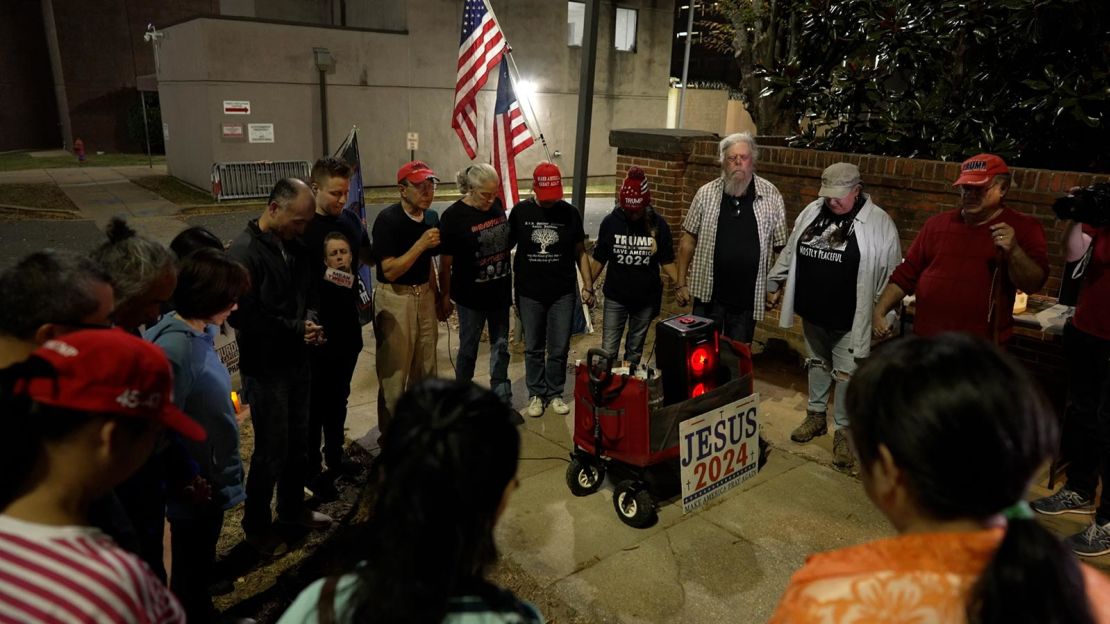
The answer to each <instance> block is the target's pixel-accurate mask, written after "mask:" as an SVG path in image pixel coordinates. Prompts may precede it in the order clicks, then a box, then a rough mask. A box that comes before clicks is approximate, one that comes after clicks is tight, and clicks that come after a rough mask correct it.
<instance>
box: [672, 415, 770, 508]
mask: <svg viewBox="0 0 1110 624" xmlns="http://www.w3.org/2000/svg"><path fill="white" fill-rule="evenodd" d="M758 406H759V395H758V394H753V395H750V396H746V397H744V398H742V399H740V400H739V401H733V402H732V403H729V404H728V405H725V406H724V407H720V408H717V409H715V410H713V411H711V412H706V413H705V414H702V415H701V416H697V417H695V418H689V419H687V420H684V421H682V422H681V423H679V425H678V436H679V444H680V447H679V454H680V468H679V474H680V476H681V479H682V512H683V513H689V512H691V511H693V510H695V509H698V508H700V507H702V506H703V505H705V504H706V503H708V502H709V501H711V500H713V499H715V498H717V497H718V496H720V495H721V494H724V493H725V492H727V491H728V490H730V489H732V488H734V487H736V486H737V485H740V484H741V483H743V482H744V481H747V480H748V479H750V478H752V477H754V476H755V475H756V473H757V472H758V471H759V407H758Z"/></svg>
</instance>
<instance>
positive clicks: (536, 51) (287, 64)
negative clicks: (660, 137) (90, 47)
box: [159, 0, 674, 187]
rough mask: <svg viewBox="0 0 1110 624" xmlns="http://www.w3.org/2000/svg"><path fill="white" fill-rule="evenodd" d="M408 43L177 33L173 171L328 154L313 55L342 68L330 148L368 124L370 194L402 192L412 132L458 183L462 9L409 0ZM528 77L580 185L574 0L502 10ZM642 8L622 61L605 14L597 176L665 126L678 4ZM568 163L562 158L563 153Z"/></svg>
mask: <svg viewBox="0 0 1110 624" xmlns="http://www.w3.org/2000/svg"><path fill="white" fill-rule="evenodd" d="M406 5H407V6H406V10H407V20H406V22H407V25H408V29H407V30H405V31H380V30H379V31H371V30H359V29H350V28H336V27H323V26H302V25H289V24H279V23H271V22H264V21H257V20H249V19H243V18H237V19H224V18H202V19H196V20H192V21H189V22H185V23H182V24H178V25H175V26H171V27H168V28H166V29H165V33H166V36H165V39H164V40H163V43H162V47H161V51H160V59H161V72H160V74H159V91H160V95H161V101H162V118H163V121H164V122H165V123H166V124H167V126H168V135H169V140H168V141H167V142H166V158H167V165H168V168H169V170H170V173H171V174H173V175H175V176H177V177H180V178H182V179H184V180H187V181H188V182H190V183H193V184H196V185H198V186H202V187H207V186H208V184H209V171H210V168H211V166H212V163H213V162H229V161H256V160H285V159H294V160H309V161H311V160H313V159H314V158H316V157H318V156H319V155H320V153H321V138H320V99H319V82H318V81H319V73H318V71H317V69H316V67H315V65H314V63H313V48H314V47H326V48H328V49H329V50H330V51H331V54H332V56H333V57H334V58H335V68H334V71H332V72H331V73H329V74H328V75H327V83H328V120H329V121H328V129H329V148H330V150H332V151H334V150H335V149H336V148H337V147H338V146H339V144H340V143H341V142H342V140H343V138H344V137H345V136H346V135H347V133H348V132H349V131H350V129H351V127H352V126H358V128H359V131H360V135H359V145H360V149H361V156H362V164H363V177H364V181H365V183H366V184H367V185H388V184H393V183H395V181H396V180H395V177H394V175H395V173H396V170H397V168H398V167H399V166H400V165H401V164H403V163H404V162H406V161H407V160H408V159H409V152H408V150H407V148H406V134H407V133H408V132H417V133H419V137H420V139H419V140H420V145H419V149H418V150H417V153H416V157H417V158H420V159H423V160H426V161H427V162H428V163H429V164H430V165H431V166H432V167H433V168H434V169H436V170H437V172H439V173H440V174H441V177H443V178H444V179H447V180H451V179H453V178H454V172H455V171H457V170H459V169H461V168H463V167H465V166H466V165H467V164H470V163H471V161H470V160H469V159H468V158H467V156H466V153H465V151H464V150H463V148H462V145H461V143H460V141H459V139H458V137H457V136H456V135H455V132H454V130H452V129H451V127H450V115H451V107H452V103H453V99H454V84H455V67H456V60H457V55H458V37H459V23H460V20H461V17H462V3H461V2H459V1H458V0H409V1H408V2H407V3H406ZM494 5H495V10H497V11H498V18H499V20H500V22H501V25H502V28H503V30H504V31H505V33H506V36H507V38H508V40H509V42H510V43H511V44H512V46H513V52H514V56H515V58H516V63H517V66H518V67H519V70H520V74H521V77H522V78H524V79H527V80H530V81H532V82H533V83H534V84H535V87H536V93H535V95H534V97H533V99H532V106H533V109H534V110H535V113H536V118H538V121H539V127H540V128H539V129H540V130H542V131H543V133H544V136H545V137H546V139H547V143H548V145H549V148H550V150H551V152H552V157H553V160H555V162H556V163H558V164H559V165H560V167H561V168H562V169H563V172H564V175H567V176H569V175H570V173H571V170H572V168H573V165H574V139H575V125H576V113H577V100H578V98H577V91H578V75H579V67H580V62H581V54H582V51H581V48H578V47H571V46H568V45H567V34H566V28H567V27H566V22H567V3H566V2H563V1H562V0H512V1H511V2H509V1H502V2H496V1H495V2H494ZM620 6H621V7H624V8H637V9H638V11H639V13H638V25H637V51H636V52H619V51H616V50H613V49H612V47H613V43H612V30H613V20H614V15H615V5H614V4H613V3H611V2H603V3H602V19H601V20H600V22H599V31H598V32H599V36H598V60H597V76H596V80H595V98H594V102H593V106H594V111H593V115H594V116H593V124H592V127H593V131H592V133H591V135H592V138H591V147H590V166H589V170H590V174H591V175H611V174H612V173H613V171H614V169H615V163H616V150H615V149H614V148H611V147H609V145H608V140H607V139H608V133H609V130H610V129H611V128H613V127H628V126H639V127H652V126H660V125H663V124H664V123H665V122H666V111H667V88H668V87H667V79H668V76H667V74H668V70H669V58H670V56H669V54H670V38H671V30H672V15H673V13H672V11H673V6H674V5H673V0H629V1H622V2H621V3H620ZM496 82H497V79H496V76H495V77H492V78H491V79H490V81H489V83H487V88H486V90H484V91H483V92H482V93H481V94H480V95H479V98H478V109H479V117H478V119H479V145H480V149H479V154H478V158H477V159H476V160H475V162H487V161H488V160H489V154H490V151H491V145H490V142H491V136H490V123H491V117H492V114H493V103H494V98H495V89H496ZM224 100H248V101H250V103H251V112H250V114H249V115H225V114H224V112H223V107H222V104H223V101H224ZM225 123H230V124H241V125H243V126H244V137H245V136H246V134H247V130H246V125H247V124H249V123H255V124H257V123H272V124H274V142H273V143H250V142H248V140H247V139H246V138H224V137H222V136H221V127H222V124H225ZM556 151H557V152H558V153H559V155H558V156H556V155H555V152H556ZM544 158H545V156H544V152H543V149H542V148H541V147H540V145H539V141H538V140H537V143H536V146H534V147H532V148H530V149H528V150H527V151H525V152H524V153H523V154H521V156H520V157H518V160H517V163H518V171H519V175H520V176H521V177H528V176H529V174H530V172H531V170H532V168H533V167H534V165H535V164H536V163H538V162H539V161H540V160H543V159H544Z"/></svg>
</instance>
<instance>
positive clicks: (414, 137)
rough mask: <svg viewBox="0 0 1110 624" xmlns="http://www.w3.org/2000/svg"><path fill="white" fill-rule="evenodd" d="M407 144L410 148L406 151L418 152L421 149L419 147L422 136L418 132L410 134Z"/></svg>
mask: <svg viewBox="0 0 1110 624" xmlns="http://www.w3.org/2000/svg"><path fill="white" fill-rule="evenodd" d="M406 144H407V145H408V147H407V148H406V149H407V150H409V151H410V152H413V151H416V150H418V149H420V147H419V145H420V134H419V133H417V132H410V133H409V134H408V138H407V141H406Z"/></svg>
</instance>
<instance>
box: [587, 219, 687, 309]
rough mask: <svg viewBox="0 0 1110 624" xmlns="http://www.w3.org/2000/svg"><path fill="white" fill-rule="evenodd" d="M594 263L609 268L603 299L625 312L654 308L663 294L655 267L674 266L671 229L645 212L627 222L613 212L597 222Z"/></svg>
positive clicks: (662, 221) (657, 268)
mask: <svg viewBox="0 0 1110 624" xmlns="http://www.w3.org/2000/svg"><path fill="white" fill-rule="evenodd" d="M649 210H650V209H649ZM652 229H654V230H655V236H654V237H653V236H652V232H651V230H652ZM594 260H597V261H598V262H601V263H602V264H606V265H607V266H608V267H609V268H608V269H607V271H608V272H607V273H606V277H605V288H604V289H603V291H602V292H604V293H605V297H606V298H607V299H612V300H613V301H616V302H617V303H620V304H621V305H623V306H625V307H629V308H642V307H644V306H647V305H653V306H657V305H659V302H660V297H661V296H662V294H663V282H662V281H660V279H659V265H661V264H670V263H672V262H674V242H673V241H672V240H671V229H670V227H668V226H667V222H666V220H664V219H663V218H662V217H660V216H659V215H656V214H651V213H650V212H649V213H646V214H645V215H644V217H643V218H641V219H638V220H636V221H630V220H629V219H628V216H627V215H626V214H625V212H624V211H623V210H621V209H620V208H614V209H613V212H610V213H609V214H608V215H606V217H605V219H604V220H603V221H602V222H601V229H600V230H599V231H598V235H597V245H595V246H594Z"/></svg>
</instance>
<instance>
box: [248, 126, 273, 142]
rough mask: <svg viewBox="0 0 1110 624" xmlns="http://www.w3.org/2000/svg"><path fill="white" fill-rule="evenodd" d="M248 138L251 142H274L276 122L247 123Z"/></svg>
mask: <svg viewBox="0 0 1110 624" xmlns="http://www.w3.org/2000/svg"><path fill="white" fill-rule="evenodd" d="M247 140H248V141H250V142H251V143H273V142H274V124H272V123H259V124H247Z"/></svg>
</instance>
